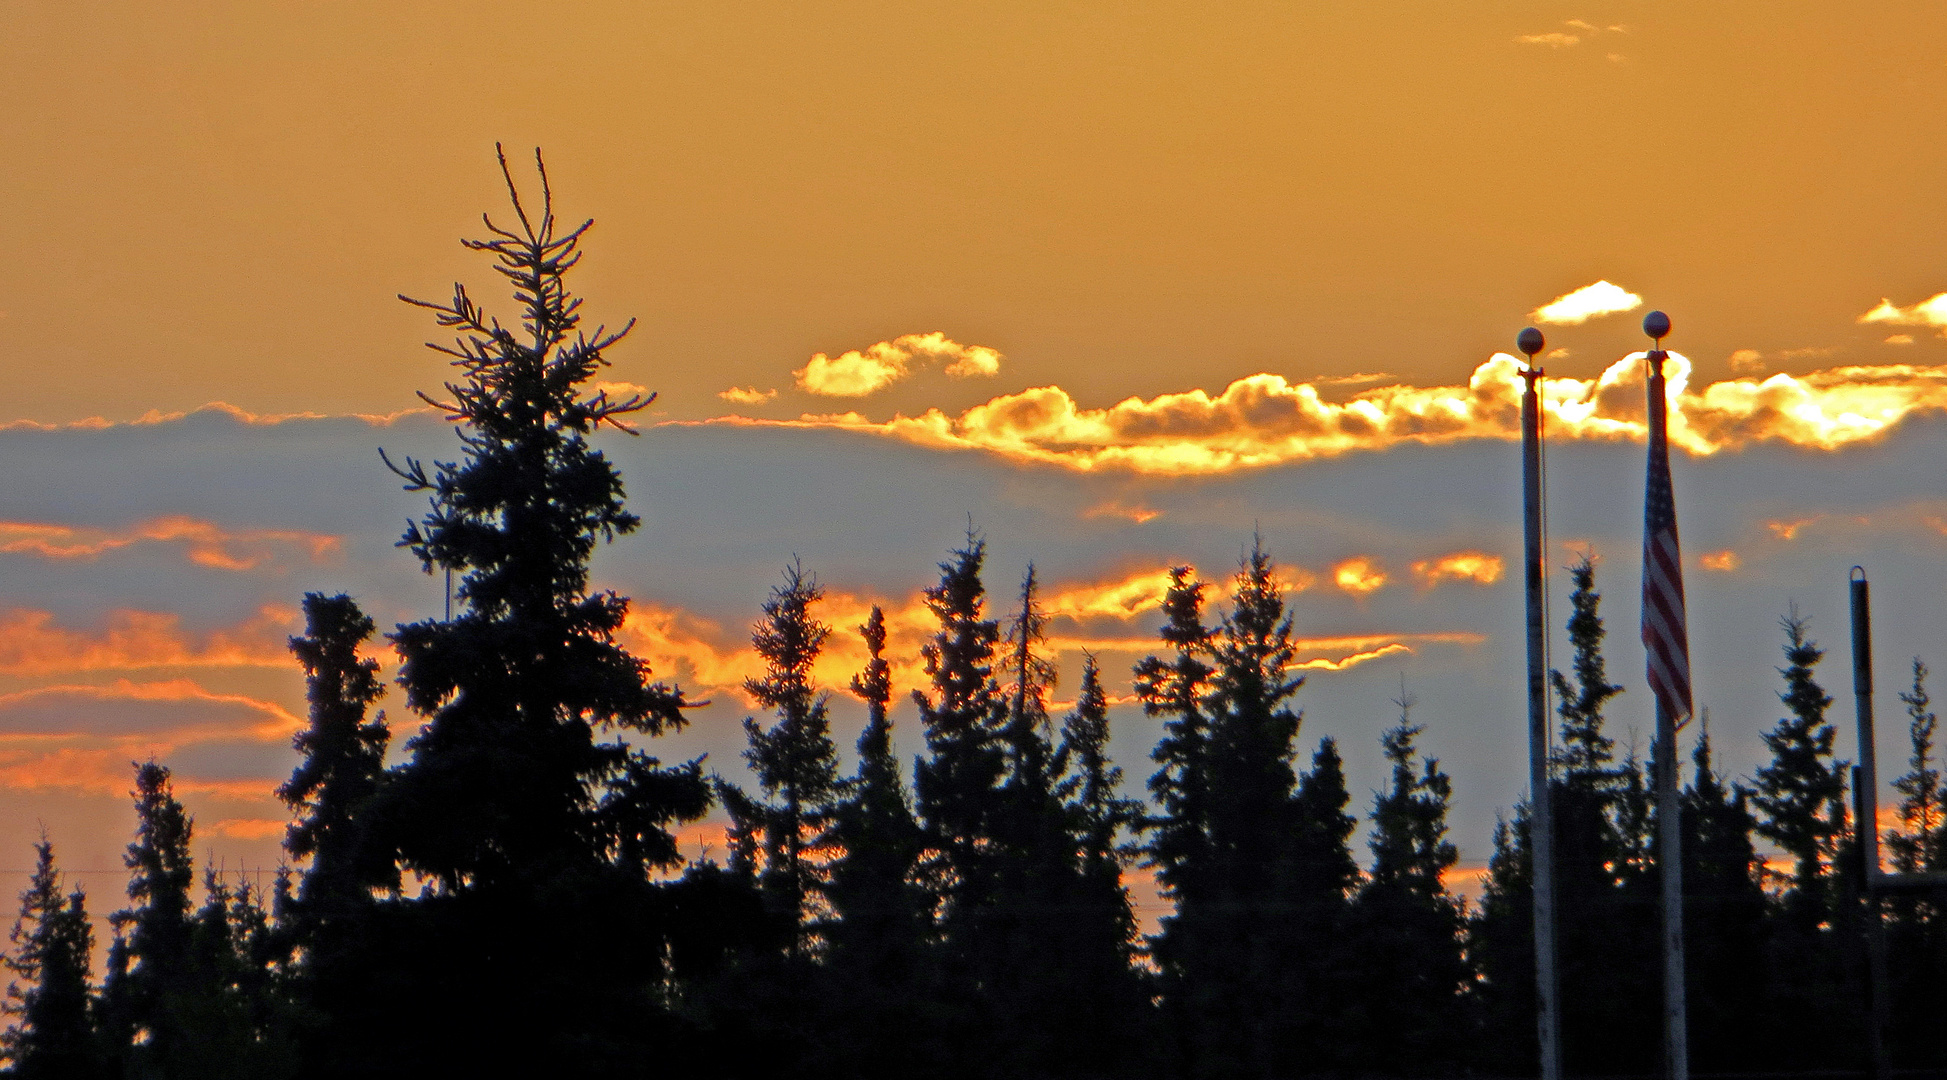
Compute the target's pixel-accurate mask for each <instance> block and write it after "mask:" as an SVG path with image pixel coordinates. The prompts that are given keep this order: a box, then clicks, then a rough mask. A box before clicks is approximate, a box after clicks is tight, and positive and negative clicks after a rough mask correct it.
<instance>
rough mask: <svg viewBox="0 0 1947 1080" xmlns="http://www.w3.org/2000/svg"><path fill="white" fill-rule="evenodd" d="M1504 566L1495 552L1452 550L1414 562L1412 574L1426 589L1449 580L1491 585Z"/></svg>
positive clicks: (1498, 577) (1499, 577) (1498, 578)
mask: <svg viewBox="0 0 1947 1080" xmlns="http://www.w3.org/2000/svg"><path fill="white" fill-rule="evenodd" d="M1506 567H1507V564H1506V563H1504V562H1503V561H1502V560H1501V557H1500V556H1499V555H1489V554H1487V553H1486V552H1483V551H1456V552H1454V553H1453V554H1451V555H1442V556H1440V557H1439V558H1437V559H1422V560H1420V561H1419V562H1416V563H1414V564H1413V576H1414V577H1416V578H1419V579H1420V584H1421V585H1422V586H1424V587H1425V588H1429V589H1431V588H1433V587H1434V586H1436V585H1440V584H1443V583H1445V582H1449V581H1471V582H1473V583H1474V584H1476V585H1492V584H1494V583H1495V582H1497V581H1499V580H1501V573H1502V571H1504V570H1505V569H1506Z"/></svg>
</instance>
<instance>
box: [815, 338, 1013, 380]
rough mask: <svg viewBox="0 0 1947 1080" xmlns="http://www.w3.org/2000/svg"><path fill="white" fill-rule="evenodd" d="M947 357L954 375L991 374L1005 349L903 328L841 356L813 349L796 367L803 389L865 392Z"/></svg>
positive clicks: (965, 376)
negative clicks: (996, 348) (906, 331)
mask: <svg viewBox="0 0 1947 1080" xmlns="http://www.w3.org/2000/svg"><path fill="white" fill-rule="evenodd" d="M932 363H944V364H945V365H946V373H947V374H948V375H951V376H953V377H954V378H969V377H972V376H992V375H995V374H998V373H999V372H1000V369H1001V354H1000V353H998V352H996V351H995V350H993V349H990V348H988V347H986V346H985V345H962V344H960V343H959V342H957V341H954V340H953V339H951V338H949V337H947V336H946V335H945V334H943V333H941V332H940V331H938V330H935V331H933V332H932V333H928V334H901V335H900V336H898V337H896V338H893V339H892V340H891V341H881V342H878V343H876V344H873V345H869V346H867V347H865V348H864V349H853V350H851V351H850V352H845V353H840V354H839V355H837V356H827V355H825V354H824V353H815V354H813V355H812V357H811V359H810V361H808V362H807V363H806V364H805V366H804V367H802V368H799V369H798V370H796V371H794V372H792V373H791V374H792V376H793V377H794V378H795V379H797V383H798V389H800V390H806V391H809V392H811V393H813V394H821V395H824V396H825V397H865V396H866V395H868V394H873V393H877V392H878V391H880V390H883V389H885V388H886V387H888V386H891V385H892V384H893V383H896V382H898V381H899V380H901V379H903V378H905V377H906V376H907V375H908V374H910V373H911V369H912V368H913V367H915V366H917V365H923V364H932Z"/></svg>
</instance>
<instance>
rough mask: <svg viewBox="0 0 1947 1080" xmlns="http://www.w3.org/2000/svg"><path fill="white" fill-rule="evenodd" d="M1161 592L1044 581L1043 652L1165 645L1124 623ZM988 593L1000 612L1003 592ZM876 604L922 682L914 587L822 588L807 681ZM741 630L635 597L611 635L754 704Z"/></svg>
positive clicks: (1382, 636)
mask: <svg viewBox="0 0 1947 1080" xmlns="http://www.w3.org/2000/svg"><path fill="white" fill-rule="evenodd" d="M1366 566H1367V570H1368V571H1369V572H1371V573H1378V574H1380V577H1381V579H1382V580H1383V576H1384V575H1383V572H1380V571H1378V570H1377V567H1376V564H1372V563H1370V562H1368V563H1367V564H1366ZM1282 569H1283V570H1284V575H1283V576H1284V580H1283V581H1282V582H1281V584H1282V585H1283V586H1284V588H1285V591H1287V592H1297V591H1302V590H1303V589H1305V588H1306V587H1308V586H1309V585H1310V584H1311V581H1312V579H1311V575H1309V574H1307V573H1305V572H1304V571H1302V570H1300V569H1298V568H1296V567H1284V568H1282ZM1215 584H1216V583H1214V582H1213V586H1215ZM1168 588H1169V574H1168V571H1167V570H1165V569H1163V568H1157V569H1154V570H1140V571H1135V572H1133V573H1130V574H1127V575H1125V576H1123V577H1120V578H1115V579H1111V580H1109V581H1098V582H1053V583H1048V584H1046V586H1045V590H1046V591H1045V592H1044V593H1043V594H1042V595H1043V604H1044V609H1045V610H1046V612H1047V613H1048V615H1049V616H1050V617H1052V618H1054V619H1056V620H1057V624H1056V625H1057V626H1058V627H1059V626H1066V627H1072V628H1073V630H1072V631H1070V632H1065V633H1055V634H1051V635H1050V636H1049V638H1048V640H1047V647H1048V649H1049V651H1050V653H1051V654H1053V655H1054V656H1056V657H1062V656H1067V657H1072V656H1073V655H1074V654H1075V653H1077V652H1079V651H1080V650H1083V649H1086V650H1089V651H1090V652H1094V653H1097V654H1116V655H1122V656H1142V655H1146V654H1148V653H1152V652H1158V651H1162V650H1163V649H1164V646H1163V644H1162V642H1160V641H1159V640H1158V639H1157V637H1156V635H1155V634H1154V633H1150V632H1142V631H1138V630H1136V629H1134V628H1133V627H1128V624H1129V623H1131V622H1133V621H1134V620H1135V619H1136V618H1137V617H1138V616H1141V615H1145V614H1147V613H1150V612H1153V611H1155V610H1156V608H1157V607H1158V606H1159V605H1160V604H1161V602H1162V599H1163V594H1164V593H1165V592H1166V591H1167V590H1168ZM1368 591H1369V590H1368ZM992 599H993V602H994V603H996V604H998V605H1000V607H1002V608H1004V607H1005V606H1006V600H1005V590H1002V591H1001V592H1000V593H999V594H997V595H995V596H994V597H993V598H992ZM1211 599H1212V600H1213V601H1215V602H1217V603H1218V604H1221V602H1222V590H1221V588H1214V587H1213V589H1212V594H1211ZM874 603H877V604H878V605H879V606H880V607H881V608H882V609H883V610H884V612H885V619H886V652H885V656H886V659H887V661H888V662H889V663H890V664H891V668H892V671H891V675H892V683H893V691H894V696H895V697H898V698H903V697H905V696H906V695H907V694H908V693H909V692H910V691H912V690H915V689H922V688H924V687H925V686H926V685H927V676H926V671H925V665H924V662H923V660H922V659H921V656H920V647H921V646H922V645H923V644H925V643H926V641H927V640H928V639H929V638H930V637H931V636H932V634H933V633H934V632H935V631H936V630H937V629H938V624H937V623H936V622H935V621H934V618H933V616H932V613H931V612H929V611H928V610H927V609H926V605H925V602H924V599H923V597H922V596H921V594H919V593H917V592H915V593H913V594H911V595H909V596H906V597H903V598H897V599H886V598H876V599H875V598H871V597H865V596H860V595H857V594H853V593H848V592H844V591H840V590H832V591H830V592H828V593H827V594H826V598H825V602H824V603H823V604H821V605H820V606H819V608H818V609H816V612H815V614H816V615H817V617H818V618H819V619H821V620H823V621H824V622H826V623H828V624H830V625H831V626H832V627H833V628H834V630H835V632H834V633H833V634H832V636H831V637H830V638H829V639H828V640H827V642H826V647H825V651H824V653H823V654H822V655H821V656H820V657H819V660H818V663H817V664H816V666H815V667H814V669H813V673H812V674H813V679H814V681H815V682H817V683H818V684H819V685H821V686H825V687H832V688H838V687H843V686H845V685H846V684H847V683H848V682H849V680H850V679H851V677H852V676H853V675H854V674H855V673H857V672H858V671H859V670H860V669H862V668H863V667H864V665H865V661H866V652H865V646H864V643H863V642H862V640H861V639H860V638H859V635H858V634H857V633H856V632H855V631H856V628H857V627H858V625H859V624H861V623H863V622H864V621H865V619H866V615H867V613H868V612H869V611H870V610H871V608H872V605H873V604H874ZM748 633H749V630H748V627H747V626H725V625H723V624H720V623H717V622H715V621H713V620H710V619H706V618H703V617H702V616H699V615H696V614H694V613H692V612H689V611H685V610H683V609H681V608H676V607H669V606H664V605H659V604H656V603H653V602H649V603H644V602H638V603H637V604H636V605H634V606H633V607H632V609H631V610H630V612H629V615H628V619H627V621H626V622H625V623H624V625H623V627H622V631H621V633H620V634H619V635H618V637H619V639H620V640H621V641H622V643H623V644H624V645H625V646H627V647H628V648H629V649H630V651H632V652H634V653H635V654H636V655H638V656H640V657H641V658H642V659H644V660H646V661H648V663H649V665H650V667H651V669H652V670H653V671H654V672H655V677H656V678H660V679H664V680H667V681H674V682H678V683H680V684H682V685H683V687H684V688H685V689H686V690H687V691H689V692H691V694H692V695H693V696H695V695H702V696H708V697H711V698H713V699H715V700H719V701H721V700H725V699H728V700H731V701H735V702H738V703H739V704H740V705H742V706H744V707H752V706H754V704H755V703H754V702H752V701H750V700H749V699H748V698H747V697H746V696H745V694H744V692H743V682H744V679H746V678H748V677H750V676H753V675H758V674H761V673H762V671H763V669H764V664H763V660H762V659H761V658H760V657H759V656H758V655H757V653H756V651H755V650H754V649H752V648H751V647H750V644H749V640H750V639H749V637H748ZM1486 640H1487V638H1486V637H1485V636H1484V635H1481V634H1477V633H1468V632H1450V631H1436V632H1426V633H1374V634H1362V635H1352V636H1341V637H1321V638H1301V639H1299V640H1297V641H1296V642H1295V643H1294V644H1295V645H1296V646H1297V649H1298V657H1297V663H1298V666H1300V667H1304V668H1309V669H1315V670H1331V671H1339V670H1343V669H1345V668H1349V667H1352V666H1354V665H1357V664H1361V663H1364V662H1366V661H1368V660H1373V659H1377V658H1379V657H1382V656H1387V655H1391V654H1394V653H1398V652H1402V651H1406V652H1411V651H1414V650H1415V649H1416V648H1418V647H1420V646H1424V645H1464V646H1472V645H1479V644H1481V643H1483V642H1485V641H1486Z"/></svg>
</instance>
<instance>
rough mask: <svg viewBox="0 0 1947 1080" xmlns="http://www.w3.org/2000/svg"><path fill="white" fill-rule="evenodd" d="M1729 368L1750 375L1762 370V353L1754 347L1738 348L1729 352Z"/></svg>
mask: <svg viewBox="0 0 1947 1080" xmlns="http://www.w3.org/2000/svg"><path fill="white" fill-rule="evenodd" d="M1731 370H1732V371H1735V372H1737V373H1738V374H1740V375H1750V374H1752V373H1754V372H1759V371H1763V370H1764V354H1763V353H1761V352H1759V351H1758V350H1756V349H1739V350H1737V351H1736V352H1734V353H1732V354H1731Z"/></svg>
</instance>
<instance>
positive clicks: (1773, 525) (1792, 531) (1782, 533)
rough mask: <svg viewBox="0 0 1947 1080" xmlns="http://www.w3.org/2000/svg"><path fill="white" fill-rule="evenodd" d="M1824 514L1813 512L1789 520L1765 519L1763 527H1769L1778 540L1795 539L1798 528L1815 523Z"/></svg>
mask: <svg viewBox="0 0 1947 1080" xmlns="http://www.w3.org/2000/svg"><path fill="white" fill-rule="evenodd" d="M1824 516H1825V515H1824V514H1815V515H1813V516H1811V517H1803V518H1793V519H1791V520H1790V521H1767V522H1765V523H1764V527H1765V528H1767V529H1770V530H1771V535H1773V536H1776V537H1777V538H1778V539H1780V540H1796V539H1798V534H1799V532H1800V530H1802V529H1804V528H1805V526H1807V525H1811V524H1814V523H1816V522H1817V521H1819V520H1820V519H1821V518H1823V517H1824Z"/></svg>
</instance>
